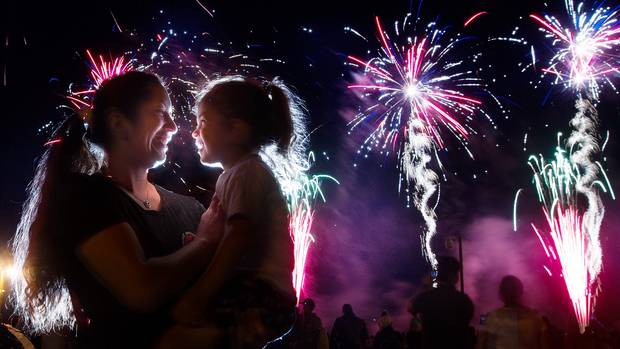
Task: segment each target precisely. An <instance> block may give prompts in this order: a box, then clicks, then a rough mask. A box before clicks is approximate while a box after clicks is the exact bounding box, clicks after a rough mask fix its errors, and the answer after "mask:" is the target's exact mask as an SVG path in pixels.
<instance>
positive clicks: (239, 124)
mask: <svg viewBox="0 0 620 349" xmlns="http://www.w3.org/2000/svg"><path fill="white" fill-rule="evenodd" d="M229 126H230V133H231V136H232V137H233V140H234V141H235V143H238V144H241V145H247V144H250V142H251V139H250V138H251V136H252V130H250V125H249V124H248V123H247V122H245V121H243V120H241V119H232V120H230V123H229Z"/></svg>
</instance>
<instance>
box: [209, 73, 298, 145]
mask: <svg viewBox="0 0 620 349" xmlns="http://www.w3.org/2000/svg"><path fill="white" fill-rule="evenodd" d="M276 81H277V80H274V81H270V82H265V83H261V82H259V81H257V80H254V79H250V78H244V77H240V76H233V77H226V78H222V79H217V80H215V81H213V82H211V83H210V84H209V85H207V87H206V88H205V89H204V90H203V91H202V93H201V94H200V95H199V97H198V106H200V105H203V104H208V105H209V106H212V107H214V108H215V109H216V110H217V111H218V112H219V113H221V114H222V115H224V116H225V117H227V118H235V119H241V120H243V121H245V122H247V123H248V124H249V125H250V129H251V132H252V138H251V141H250V144H249V146H250V147H252V148H262V147H264V146H267V145H271V144H274V145H276V146H277V147H278V150H279V151H280V152H281V153H286V152H287V151H288V150H289V148H290V146H291V142H292V141H293V137H294V136H295V133H294V125H293V116H292V111H291V107H290V101H289V96H288V95H287V92H286V90H285V89H284V88H282V87H281V86H280V85H279V84H278V83H277V82H276Z"/></svg>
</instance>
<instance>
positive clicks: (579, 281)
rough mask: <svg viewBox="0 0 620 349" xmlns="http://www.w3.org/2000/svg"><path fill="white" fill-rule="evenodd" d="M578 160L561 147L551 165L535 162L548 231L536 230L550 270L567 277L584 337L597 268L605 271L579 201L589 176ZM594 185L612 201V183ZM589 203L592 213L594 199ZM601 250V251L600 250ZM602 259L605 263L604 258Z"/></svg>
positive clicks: (533, 159) (595, 182)
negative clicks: (593, 253)
mask: <svg viewBox="0 0 620 349" xmlns="http://www.w3.org/2000/svg"><path fill="white" fill-rule="evenodd" d="M558 140H559V138H558ZM558 143H559V142H558ZM573 156H574V153H572V154H571V153H570V152H569V153H568V154H567V151H566V150H564V149H562V147H561V146H559V145H558V147H556V152H555V159H554V160H553V161H551V162H549V163H547V162H546V161H545V159H544V158H543V156H542V155H539V156H538V157H536V156H530V159H529V165H530V167H531V168H532V171H533V172H534V178H533V182H534V184H535V186H536V190H537V193H538V200H539V202H540V203H541V204H542V210H543V214H544V216H545V222H546V223H547V225H548V230H541V229H538V228H537V227H536V226H535V225H534V224H531V226H532V228H533V230H534V232H535V233H536V235H537V236H538V239H539V241H540V243H541V245H542V247H543V249H544V251H545V254H546V255H547V258H548V259H549V261H550V263H551V269H553V268H554V265H558V267H559V272H558V274H560V275H562V277H563V280H564V283H565V285H566V289H567V291H568V294H569V296H570V299H571V302H572V305H573V311H574V313H575V316H576V319H577V322H578V325H579V329H580V331H581V332H582V333H583V331H584V330H585V327H586V326H587V325H588V323H589V321H590V315H591V313H592V310H593V307H594V300H595V297H596V292H595V290H593V285H594V284H596V278H597V273H598V269H596V267H600V265H598V266H596V265H593V263H592V262H591V261H592V256H591V255H590V253H591V252H590V251H592V249H593V246H592V245H593V244H598V240H592V238H591V236H590V234H589V232H588V229H589V227H588V225H589V224H590V223H589V222H588V221H587V220H588V219H589V218H588V217H587V214H586V215H583V213H582V212H581V211H582V210H583V209H582V206H583V203H582V202H580V200H579V199H580V198H581V192H580V190H579V189H578V187H579V185H580V184H579V183H580V182H582V181H583V180H584V178H586V177H588V176H589V175H590V174H588V173H587V171H588V170H583V169H581V168H580V166H579V165H577V164H576V163H575V162H574V161H573V160H572V158H573ZM597 166H600V165H599V164H597ZM601 171H602V167H601ZM603 174H604V172H603ZM605 178H606V176H605ZM592 184H593V185H596V186H598V187H599V188H600V189H601V190H603V191H604V192H607V191H609V192H610V193H611V195H612V197H613V192H612V191H611V187H610V185H609V182H606V183H603V182H601V181H599V180H596V179H593V180H592ZM597 198H598V196H597ZM598 200H599V201H600V198H598ZM586 202H587V205H588V207H589V205H590V202H591V200H590V198H587V200H586ZM598 223H599V224H600V221H599V222H598ZM596 247H598V249H599V250H600V246H596ZM595 250H596V249H595ZM598 257H599V261H600V255H599V256H598ZM593 266H594V267H595V268H593ZM543 267H544V269H545V270H546V271H547V273H549V275H550V276H552V275H553V273H552V272H551V269H550V268H548V267H547V266H543Z"/></svg>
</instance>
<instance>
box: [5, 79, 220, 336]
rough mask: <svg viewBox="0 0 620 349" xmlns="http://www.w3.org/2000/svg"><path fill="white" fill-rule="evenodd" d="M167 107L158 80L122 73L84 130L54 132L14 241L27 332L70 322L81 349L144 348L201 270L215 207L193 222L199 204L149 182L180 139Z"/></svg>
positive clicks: (99, 97) (99, 98)
mask: <svg viewBox="0 0 620 349" xmlns="http://www.w3.org/2000/svg"><path fill="white" fill-rule="evenodd" d="M170 111H171V103H170V99H169V97H168V94H167V92H166V90H165V88H164V87H163V85H162V84H161V82H160V81H159V79H158V78H157V77H156V76H154V75H151V74H148V73H144V72H128V73H125V74H123V75H120V76H117V77H114V78H112V79H110V80H108V81H105V82H104V83H103V84H102V85H101V86H100V87H99V88H98V90H97V91H96V93H95V97H94V101H93V109H92V115H90V117H89V120H88V124H89V127H88V131H86V130H85V129H84V125H83V121H82V120H81V119H80V118H79V117H71V118H69V119H67V120H66V121H65V122H64V123H63V125H62V126H61V127H60V128H59V129H58V130H57V132H56V133H55V137H54V138H55V140H56V142H53V143H52V144H51V145H50V148H49V149H48V150H47V151H46V152H45V154H44V156H43V157H42V159H41V160H40V162H39V164H38V167H37V172H36V175H35V178H34V180H33V182H32V184H31V186H30V188H29V197H28V201H27V202H26V204H25V207H24V212H23V214H22V219H21V221H20V224H19V226H18V229H17V234H16V238H15V241H14V244H13V249H14V256H15V261H16V263H17V265H18V266H20V267H22V268H23V269H24V270H26V271H27V272H25V273H24V278H23V279H21V280H18V282H17V285H16V297H15V300H16V306H17V309H18V311H19V312H21V313H23V314H24V316H25V317H26V318H27V319H29V323H30V325H31V327H32V329H33V330H34V331H35V332H39V333H41V332H47V331H50V330H52V329H56V328H59V327H63V326H66V325H73V323H74V321H75V319H77V322H78V341H79V346H80V347H89V348H91V347H115V348H119V347H132V348H136V347H149V346H151V345H152V344H153V343H154V341H155V340H156V338H157V336H159V335H160V334H161V333H163V331H164V329H165V328H167V327H168V326H169V325H170V324H169V321H168V320H167V319H168V317H167V316H166V315H165V314H166V313H167V311H168V309H169V305H170V304H171V303H172V302H173V301H174V300H175V298H176V297H177V296H178V295H179V294H180V293H181V292H182V291H183V290H184V289H185V288H186V287H188V286H189V284H190V283H191V281H192V280H194V279H195V278H196V277H197V276H198V275H199V274H200V272H201V271H203V270H204V268H205V267H206V265H207V264H208V263H209V260H210V259H211V256H212V255H213V253H214V251H215V247H216V246H217V244H218V240H219V236H220V235H221V232H222V231H223V218H222V215H221V212H220V211H219V208H218V205H217V203H212V205H211V207H210V208H209V210H207V212H206V213H205V214H204V215H203V216H202V218H200V215H201V214H202V212H203V210H204V209H203V207H202V206H201V205H200V204H199V203H198V202H197V201H195V200H193V199H190V198H188V197H184V196H181V195H177V194H174V193H172V192H169V191H167V190H165V189H163V188H161V187H158V186H155V185H153V184H152V183H150V182H149V181H148V178H147V174H148V170H149V169H150V168H152V167H154V166H156V165H157V164H159V163H161V162H163V161H164V160H165V157H166V151H167V144H168V142H169V141H170V139H171V137H172V136H173V135H174V133H175V132H176V131H177V127H176V125H175V123H174V121H173V120H172V118H171V114H170ZM94 149H97V151H94ZM98 155H100V156H98ZM199 221H200V228H199V229H198V230H197V225H198V222H199ZM194 231H197V238H196V239H194V240H193V241H192V242H191V243H188V244H187V245H185V246H182V235H183V234H184V233H186V232H194Z"/></svg>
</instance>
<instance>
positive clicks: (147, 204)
mask: <svg viewBox="0 0 620 349" xmlns="http://www.w3.org/2000/svg"><path fill="white" fill-rule="evenodd" d="M106 177H107V178H109V179H110V180H111V181H112V182H113V183H114V184H115V185H116V186H117V187H119V188H121V190H122V191H124V192H125V193H127V195H129V196H132V197H134V198H136V200H137V201H140V203H142V206H144V208H146V209H147V210H150V209H151V200H149V187H148V185H147V186H146V195H145V196H146V198H145V199H144V200H141V199H140V198H138V197H137V196H136V195H134V194H133V193H132V192H130V191H129V190H127V189H125V188H123V186H122V185H120V184H118V183H117V182H115V181H114V178H112V176H110V175H107V176H106Z"/></svg>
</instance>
